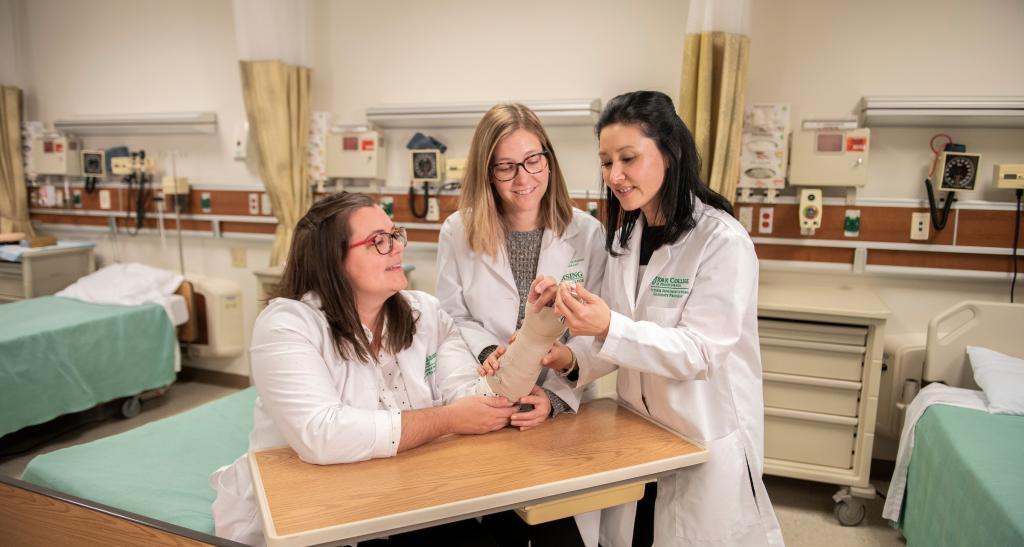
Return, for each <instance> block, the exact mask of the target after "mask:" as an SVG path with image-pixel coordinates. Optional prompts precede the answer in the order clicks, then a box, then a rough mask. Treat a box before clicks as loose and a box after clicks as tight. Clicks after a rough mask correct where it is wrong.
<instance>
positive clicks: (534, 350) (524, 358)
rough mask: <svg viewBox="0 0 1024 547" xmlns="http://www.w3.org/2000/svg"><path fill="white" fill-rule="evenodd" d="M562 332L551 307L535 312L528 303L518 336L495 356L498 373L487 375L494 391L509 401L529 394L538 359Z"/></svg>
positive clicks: (538, 367) (541, 357)
mask: <svg viewBox="0 0 1024 547" xmlns="http://www.w3.org/2000/svg"><path fill="white" fill-rule="evenodd" d="M563 332H565V325H564V324H562V321H561V320H559V318H558V317H557V316H555V312H554V310H552V309H551V308H547V307H545V308H541V310H540V311H539V312H535V311H533V305H532V304H528V305H527V306H526V315H525V316H524V317H523V326H522V327H520V329H519V335H518V336H517V337H516V339H515V341H514V342H512V344H511V345H510V346H509V347H508V350H507V351H505V353H504V354H502V356H501V357H499V358H498V363H499V364H500V365H501V367H500V368H499V369H498V372H497V373H496V374H495V375H494V376H488V377H487V383H488V384H489V385H490V386H491V389H493V390H494V393H496V394H498V395H501V396H502V397H505V398H506V399H508V400H510V401H518V400H519V399H520V398H521V397H523V396H526V395H529V394H530V390H532V389H533V386H534V384H536V383H537V377H538V376H540V371H541V368H542V367H541V365H540V360H541V359H543V358H544V355H546V354H547V352H548V350H549V349H551V345H552V344H554V343H555V340H558V337H559V336H561V335H562V333H563Z"/></svg>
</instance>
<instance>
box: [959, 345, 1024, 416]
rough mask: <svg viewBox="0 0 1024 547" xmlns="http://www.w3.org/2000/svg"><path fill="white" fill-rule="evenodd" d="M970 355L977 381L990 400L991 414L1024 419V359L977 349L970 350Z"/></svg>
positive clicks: (973, 347) (971, 347) (985, 349)
mask: <svg viewBox="0 0 1024 547" xmlns="http://www.w3.org/2000/svg"><path fill="white" fill-rule="evenodd" d="M967 355H968V356H969V357H970V358H971V368H973V369H974V381H975V382H977V383H978V385H979V386H981V389H982V391H984V392H985V397H987V398H988V411H989V412H991V413H992V414H1014V415H1017V416H1024V359H1020V358H1017V357H1010V356H1009V355H1004V354H1002V353H999V352H998V351H992V350H990V349H988V348H981V347H976V346H967Z"/></svg>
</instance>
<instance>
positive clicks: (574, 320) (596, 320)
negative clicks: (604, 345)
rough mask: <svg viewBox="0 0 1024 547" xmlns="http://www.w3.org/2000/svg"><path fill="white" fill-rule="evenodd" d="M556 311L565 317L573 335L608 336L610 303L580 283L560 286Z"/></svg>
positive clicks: (556, 299)
mask: <svg viewBox="0 0 1024 547" xmlns="http://www.w3.org/2000/svg"><path fill="white" fill-rule="evenodd" d="M574 290H575V294H573V291H574ZM555 313H557V314H559V315H561V316H562V317H564V318H565V326H567V327H569V333H570V334H572V335H573V336H594V337H597V338H604V337H606V336H608V326H609V325H611V322H612V312H611V310H610V309H609V308H608V304H605V303H604V300H601V297H599V296H597V295H596V294H594V293H592V292H590V291H588V290H587V289H585V288H584V287H583V285H581V284H579V283H575V282H573V283H562V284H561V285H560V286H559V287H558V293H557V295H556V297H555Z"/></svg>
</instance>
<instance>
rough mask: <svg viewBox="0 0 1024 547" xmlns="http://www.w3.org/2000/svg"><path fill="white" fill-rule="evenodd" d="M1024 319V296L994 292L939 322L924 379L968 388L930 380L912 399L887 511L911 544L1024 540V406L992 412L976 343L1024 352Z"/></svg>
mask: <svg viewBox="0 0 1024 547" xmlns="http://www.w3.org/2000/svg"><path fill="white" fill-rule="evenodd" d="M1022 325H1024V305H1021V304H1000V303H992V302H964V303H962V304H960V305H958V306H955V307H953V308H951V309H949V310H947V311H945V312H943V313H942V314H940V315H938V316H936V317H935V318H934V319H932V321H931V322H930V324H929V326H928V338H927V345H926V353H925V365H924V370H923V380H924V381H925V382H926V383H927V382H941V383H944V384H946V385H947V386H954V387H958V388H966V389H948V388H947V387H946V386H934V387H935V389H934V390H929V389H925V390H922V392H921V393H920V394H918V396H917V397H916V398H915V400H914V402H913V403H912V404H911V406H910V409H908V420H907V422H906V425H905V426H904V428H903V436H904V438H902V439H901V443H900V456H899V457H898V458H897V471H896V474H895V475H894V477H893V482H892V484H891V486H890V490H889V498H890V499H887V500H886V512H885V513H884V514H885V515H886V517H887V518H890V519H893V515H894V513H893V512H894V511H895V512H897V518H895V519H894V522H893V525H894V526H896V527H897V528H898V529H899V530H900V531H901V532H902V533H903V535H904V536H905V537H906V538H907V544H908V545H910V546H914V545H928V546H933V545H936V546H937V545H1024V510H1022V509H1021V507H1024V460H1022V459H1021V457H1020V455H1021V454H1024V416H1017V415H1008V414H992V413H990V412H989V410H988V407H989V405H990V403H989V401H988V396H986V395H985V394H984V393H982V392H981V391H980V388H979V387H978V385H977V384H976V383H975V381H974V378H973V374H972V367H971V365H970V363H969V361H968V356H967V350H966V348H967V347H968V346H976V347H986V348H989V349H991V350H994V351H997V352H1000V353H1004V354H1006V355H1010V356H1013V357H1024V329H1022ZM929 399H930V400H929ZM932 402H934V403H935V404H930V403H932ZM908 436H909V437H908ZM904 458H905V460H904ZM901 460H903V461H901ZM901 467H905V469H906V470H905V473H904V474H903V475H901V473H900V469H901ZM904 477H905V478H904ZM901 498H902V500H901Z"/></svg>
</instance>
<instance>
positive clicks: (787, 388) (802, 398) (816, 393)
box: [764, 372, 861, 416]
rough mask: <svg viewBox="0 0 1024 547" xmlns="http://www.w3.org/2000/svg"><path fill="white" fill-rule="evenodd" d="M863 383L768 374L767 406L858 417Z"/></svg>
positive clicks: (766, 380)
mask: <svg viewBox="0 0 1024 547" xmlns="http://www.w3.org/2000/svg"><path fill="white" fill-rule="evenodd" d="M860 388H861V383H860V382H847V381H843V380H832V379H826V378H814V377H808V376H792V375H789V374H777V373H773V372H766V373H764V404H765V406H771V407H775V408H786V409H790V410H804V411H807V412H819V413H822V414H834V415H837V416H856V415H857V407H858V403H859V402H860Z"/></svg>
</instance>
